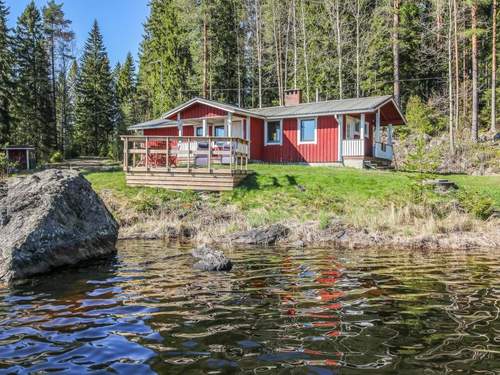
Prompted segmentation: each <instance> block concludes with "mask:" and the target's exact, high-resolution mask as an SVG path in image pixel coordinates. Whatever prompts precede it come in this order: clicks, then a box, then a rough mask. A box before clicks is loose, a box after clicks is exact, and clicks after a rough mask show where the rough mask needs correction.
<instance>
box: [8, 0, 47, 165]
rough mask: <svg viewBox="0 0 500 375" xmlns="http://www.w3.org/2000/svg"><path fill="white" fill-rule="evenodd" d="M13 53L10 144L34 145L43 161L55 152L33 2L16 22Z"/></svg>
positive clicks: (38, 20)
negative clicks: (12, 128) (12, 120)
mask: <svg viewBox="0 0 500 375" xmlns="http://www.w3.org/2000/svg"><path fill="white" fill-rule="evenodd" d="M13 51H14V84H15V90H14V97H13V115H14V117H15V129H14V132H13V141H14V142H16V143H28V144H31V145H34V146H36V147H37V151H38V152H39V154H41V155H42V156H43V157H47V156H48V155H49V154H50V152H51V151H52V150H54V149H55V143H56V134H55V132H54V118H53V108H52V103H51V100H50V96H51V95H50V93H51V89H50V82H49V59H48V56H47V51H46V40H45V35H44V30H43V23H42V16H41V14H40V12H39V11H38V9H37V8H36V6H35V3H34V2H33V1H32V2H31V3H29V4H28V6H27V7H26V9H25V10H24V12H23V13H22V14H21V16H20V17H19V19H18V21H17V26H16V30H15V35H14V48H13Z"/></svg>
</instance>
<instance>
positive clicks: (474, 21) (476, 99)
mask: <svg viewBox="0 0 500 375" xmlns="http://www.w3.org/2000/svg"><path fill="white" fill-rule="evenodd" d="M471 21H472V25H471V26H472V126H471V136H472V140H473V141H474V142H477V141H478V137H479V134H478V132H479V129H478V110H479V93H478V87H477V76H478V72H477V2H476V0H473V1H472V4H471Z"/></svg>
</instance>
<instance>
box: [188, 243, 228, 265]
mask: <svg viewBox="0 0 500 375" xmlns="http://www.w3.org/2000/svg"><path fill="white" fill-rule="evenodd" d="M191 254H192V255H193V257H195V258H197V259H199V261H198V262H196V263H195V264H194V268H196V269H199V270H201V271H231V268H233V263H232V262H231V260H229V259H228V258H226V256H225V255H224V253H223V252H222V251H220V250H215V249H212V248H210V247H208V246H207V245H202V246H200V247H198V248H196V249H194V250H193V251H192V253H191Z"/></svg>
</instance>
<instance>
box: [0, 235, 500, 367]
mask: <svg viewBox="0 0 500 375" xmlns="http://www.w3.org/2000/svg"><path fill="white" fill-rule="evenodd" d="M227 254H228V255H229V256H230V257H231V258H232V259H233V261H234V264H235V265H234V268H233V271H232V272H229V273H206V272H205V273H204V272H200V271H195V270H193V269H192V261H193V260H192V258H191V257H190V256H189V249H187V248H175V247H169V246H168V245H167V244H165V243H163V242H154V241H149V242H134V241H127V242H120V243H119V244H118V254H117V256H116V258H115V259H113V260H110V261H106V262H100V263H97V264H93V265H92V266H87V267H80V268H76V269H72V270H67V271H59V272H56V273H53V274H50V275H48V276H47V275H46V276H44V277H40V278H35V279H33V280H32V281H31V282H30V284H28V285H24V286H18V287H15V288H7V287H6V286H1V287H0V373H30V372H38V371H39V372H51V371H54V372H63V371H65V372H67V373H71V374H81V373H85V372H90V371H94V373H113V372H116V373H129V374H147V373H163V374H203V373H211V374H219V373H222V374H230V373H248V374H277V373H279V374H289V373H291V374H365V373H370V374H379V373H380V374H397V373H404V374H442V373H447V374H454V373H478V374H494V373H496V374H498V373H499V372H498V371H499V369H500V257H499V255H500V251H492V250H490V251H479V250H471V251H467V252H457V251H443V252H419V251H382V250H356V251H353V250H349V251H347V250H332V249H252V250H233V251H232V252H228V253H227Z"/></svg>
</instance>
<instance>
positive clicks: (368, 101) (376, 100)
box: [249, 95, 392, 118]
mask: <svg viewBox="0 0 500 375" xmlns="http://www.w3.org/2000/svg"><path fill="white" fill-rule="evenodd" d="M391 99H392V96H391V95H384V96H371V97H367V98H354V99H340V100H327V101H324V102H313V103H303V104H298V105H292V106H286V107H285V106H281V107H265V108H253V109H250V110H249V111H250V112H253V113H255V114H257V115H259V116H263V117H268V118H274V117H280V118H282V117H294V116H314V115H321V114H332V113H348V112H351V113H355V112H364V111H374V110H376V109H377V108H378V107H380V106H381V105H382V104H384V103H386V102H388V101H389V100H391Z"/></svg>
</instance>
